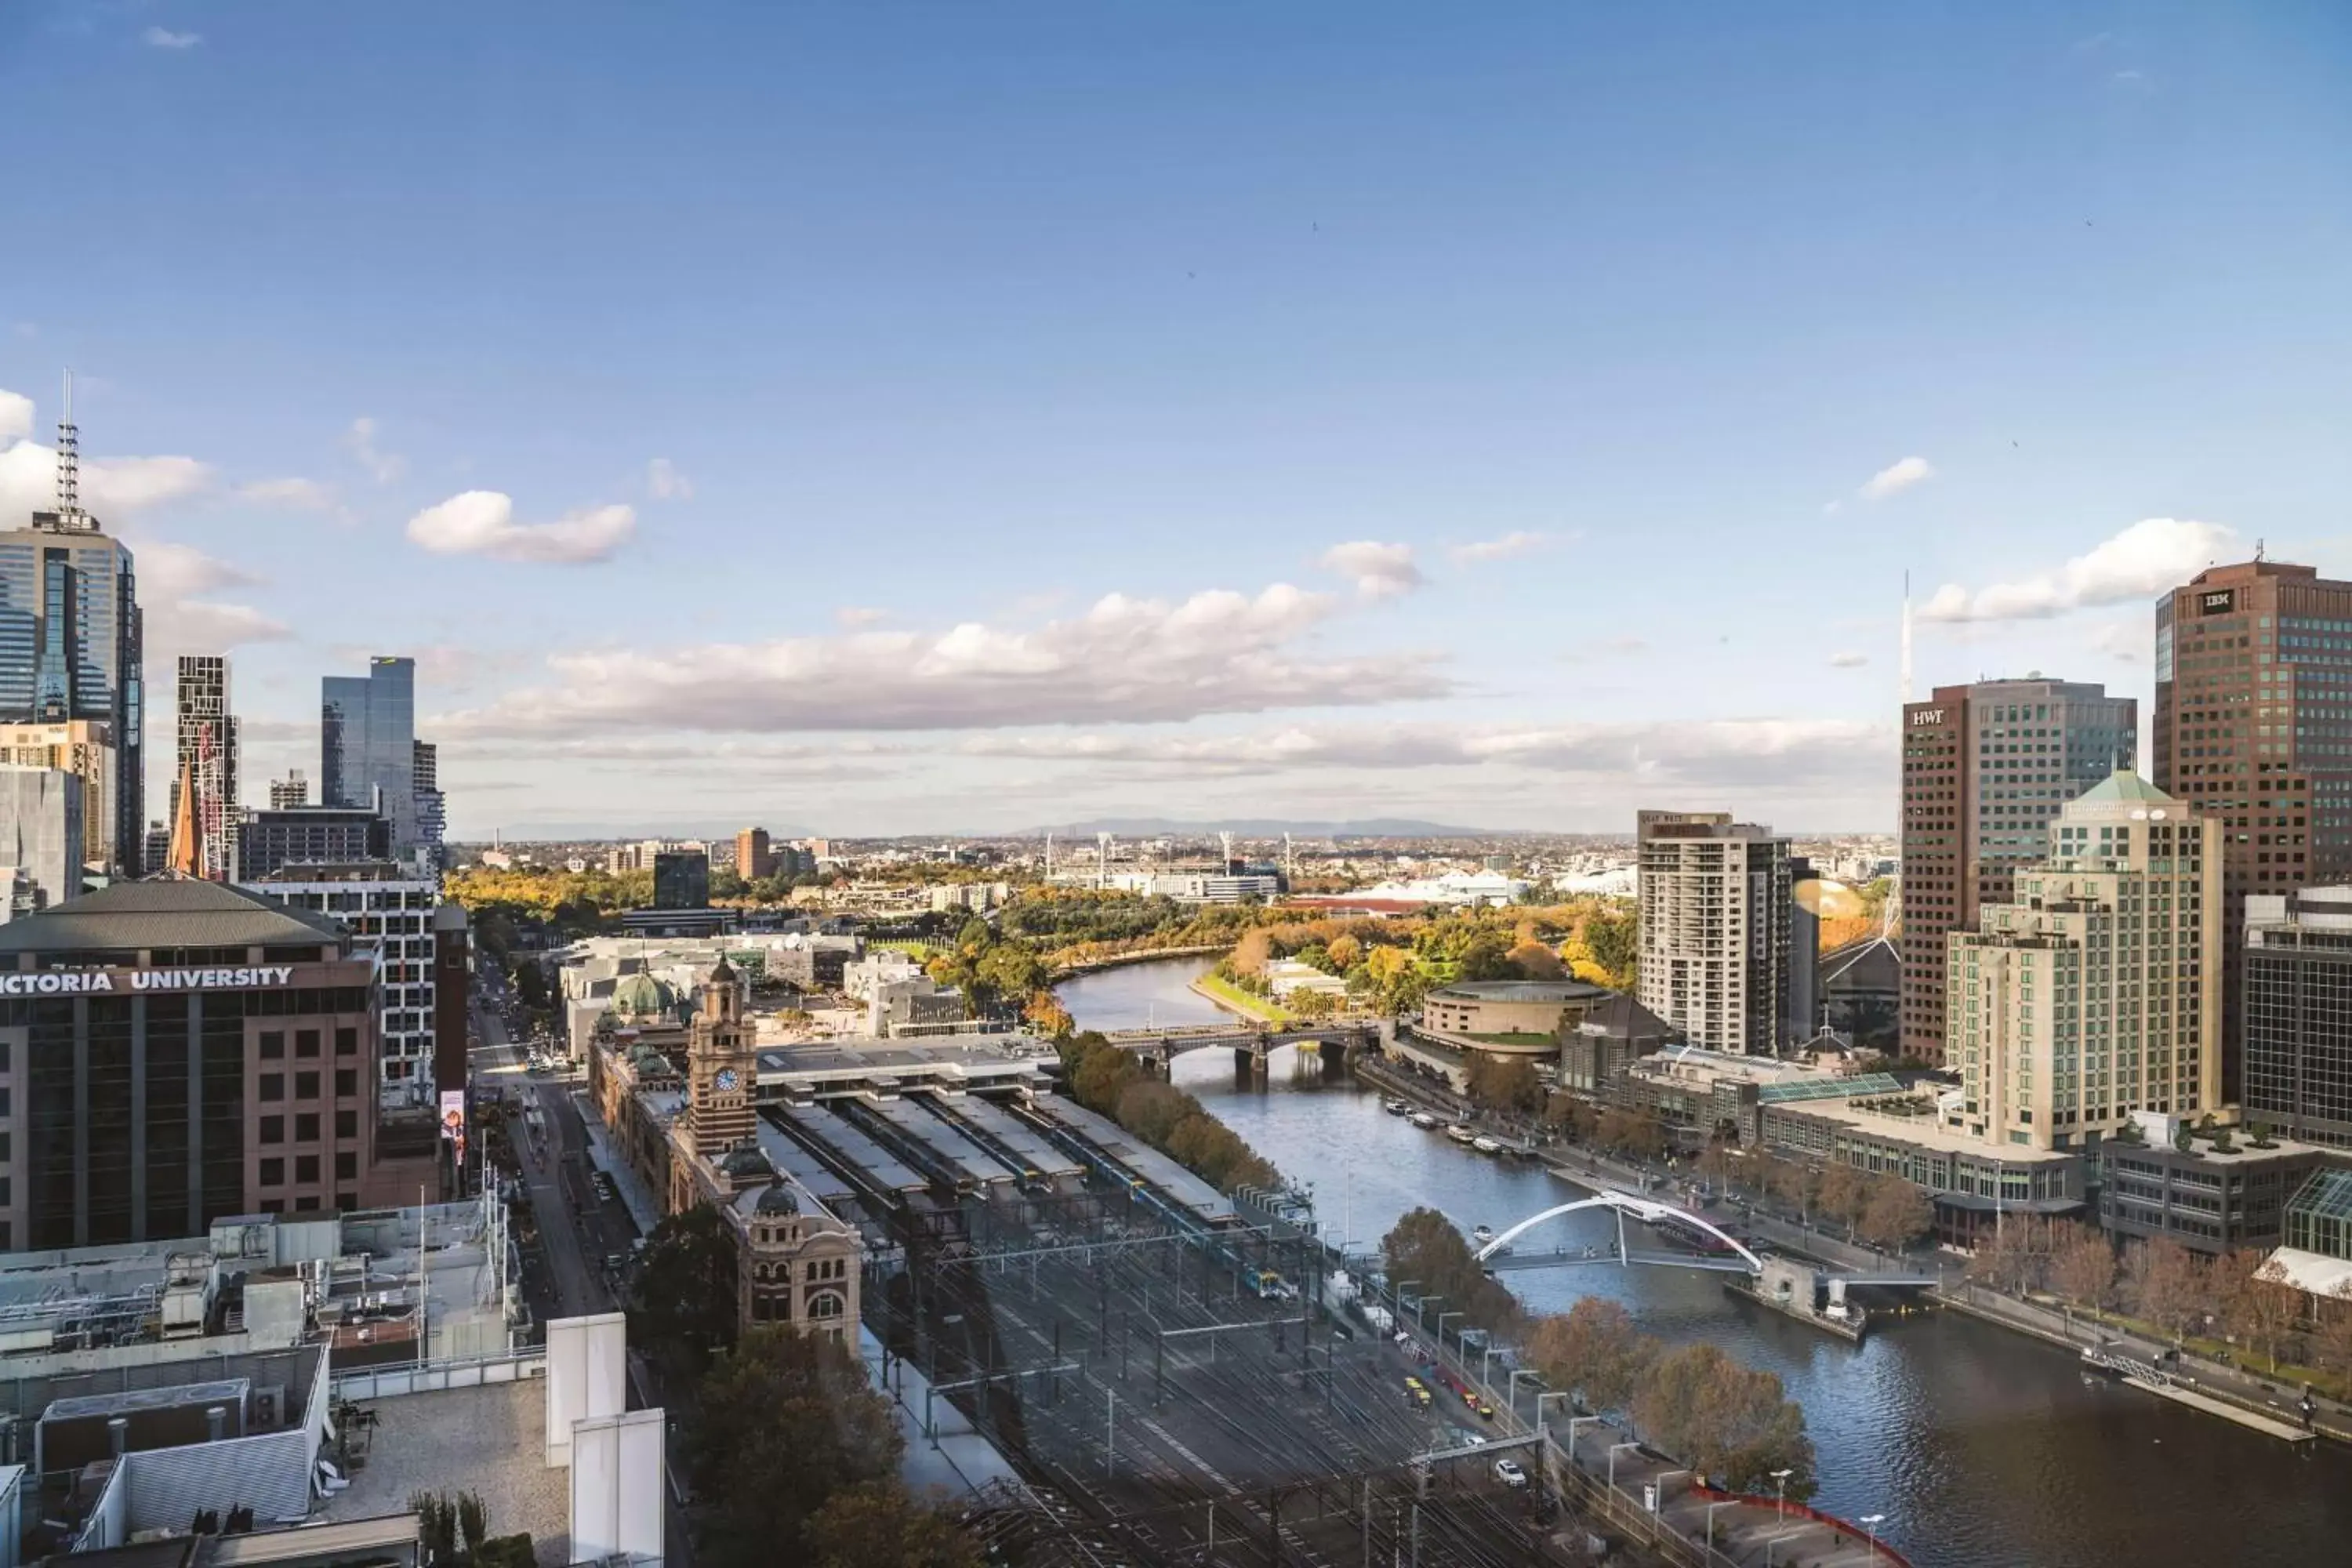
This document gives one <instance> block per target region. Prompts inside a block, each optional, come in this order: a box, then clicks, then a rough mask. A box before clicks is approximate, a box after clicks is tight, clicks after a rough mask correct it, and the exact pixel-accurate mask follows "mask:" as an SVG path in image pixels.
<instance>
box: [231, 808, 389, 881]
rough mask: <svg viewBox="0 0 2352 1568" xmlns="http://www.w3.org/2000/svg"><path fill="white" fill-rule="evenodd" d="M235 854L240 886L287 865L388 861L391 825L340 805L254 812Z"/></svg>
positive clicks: (371, 814)
mask: <svg viewBox="0 0 2352 1568" xmlns="http://www.w3.org/2000/svg"><path fill="white" fill-rule="evenodd" d="M236 850H237V853H236V879H237V880H238V881H240V882H257V881H259V880H261V879H262V878H264V877H267V876H268V875H269V874H270V873H271V872H272V871H275V870H277V869H278V868H279V867H280V866H286V865H293V864H304V865H314V866H341V865H349V864H352V863H354V862H357V861H362V860H389V859H391V858H393V855H392V824H390V823H388V822H386V821H385V820H384V819H383V817H381V816H377V815H376V814H375V813H374V812H372V811H362V810H360V809H358V808H356V807H349V806H341V805H289V806H287V807H285V808H283V809H282V810H277V811H257V812H253V813H251V814H250V815H249V816H247V818H246V820H245V823H244V825H243V826H241V827H240V828H239V829H238V830H237V844H236Z"/></svg>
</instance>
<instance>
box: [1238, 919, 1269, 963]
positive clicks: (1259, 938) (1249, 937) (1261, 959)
mask: <svg viewBox="0 0 2352 1568" xmlns="http://www.w3.org/2000/svg"><path fill="white" fill-rule="evenodd" d="M1273 958H1274V937H1273V935H1272V933H1270V932H1269V931H1266V929H1265V927H1264V926H1259V927H1257V928H1255V930H1252V931H1245V932H1244V933H1243V935H1242V939H1241V941H1239V942H1235V943H1234V973H1235V974H1244V975H1248V974H1263V973H1265V966H1266V964H1267V963H1270V962H1272V961H1273Z"/></svg>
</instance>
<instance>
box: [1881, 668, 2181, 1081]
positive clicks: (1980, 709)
mask: <svg viewBox="0 0 2352 1568" xmlns="http://www.w3.org/2000/svg"><path fill="white" fill-rule="evenodd" d="M2138 731H2139V704H2138V703H2137V702H2135V701H2134V700H2132V699H2130V698H2128V697H2110V696H2108V695H2107V692H2106V689H2105V687H2103V686H2099V685H2095V684H2092V683H2087V682H2082V681H2072V680H2045V679H2042V678H2041V677H2040V676H2028V677H2026V678H2025V679H2022V680H1980V681H1978V682H1977V683H1976V684H1975V685H1973V686H1939V687H1937V688H1936V690H1935V694H1934V695H1933V696H1931V697H1929V698H1928V699H1927V700H1926V701H1925V702H1910V703H1906V704H1905V705H1904V709H1903V938H1902V949H1903V995H1902V1000H1901V1013H1902V1036H1901V1038H1902V1047H1901V1048H1902V1052H1903V1054H1904V1055H1905V1056H1907V1057H1916V1058H1918V1059H1920V1060H1921V1061H1925V1062H1927V1063H1930V1064H1937V1065H1939V1064H1941V1063H1943V1062H1944V1061H1945V1060H1946V1057H1945V1052H1944V1022H1945V1008H1944V963H1945V953H1944V934H1945V933H1946V932H1947V931H1973V930H1974V929H1976V924H1977V912H1978V911H1979V910H1981V909H1983V908H1984V907H1985V906H1986V905H1987V904H1998V903H2001V902H2004V901H2006V900H2008V898H2009V896H2010V893H2011V878H2012V876H2013V875H2014V873H2015V872H2016V870H2017V868H2019V867H2020V866H2022V865H2026V864H2029V863H2031V862H2032V861H2034V860H2037V859H2039V858H2041V857H2042V853H2043V851H2044V849H2045V847H2047V845H2048V843H2049V834H2048V831H2047V830H2048V827H2049V825H2050V823H2051V821H2052V819H2053V818H2054V817H2055V816H2057V815H2058V811H2059V808H2060V807H2062V806H2063V805H2065V804H2066V803H2067V802H2068V801H2070V800H2073V799H2074V798H2075V797H2077V796H2078V795H2082V794H2083V793H2084V791H2085V790H2088V789H2090V788H2091V787H2092V786H2093V785H2095V784H2099V783H2100V782H2101V781H2102V780H2104V779H2105V778H2106V777H2107V776H2108V775H2109V774H2111V773H2114V772H2115V771H2116V769H2117V768H2128V767H2131V766H2133V765H2134V763H2135V762H2136V761H2137V756H2138V747H2139V732H2138Z"/></svg>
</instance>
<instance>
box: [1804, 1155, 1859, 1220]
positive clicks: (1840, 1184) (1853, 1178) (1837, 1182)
mask: <svg viewBox="0 0 2352 1568" xmlns="http://www.w3.org/2000/svg"><path fill="white" fill-rule="evenodd" d="M1814 1201H1815V1202H1817V1203H1818V1204H1820V1205H1821V1210H1822V1218H1824V1219H1828V1220H1833V1221H1835V1222H1836V1223H1838V1224H1840V1225H1843V1226H1845V1228H1846V1235H1847V1237H1849V1238H1851V1237H1853V1232H1854V1227H1855V1226H1858V1225H1860V1224H1861V1223H1862V1214H1863V1208H1864V1205H1866V1204H1868V1203H1869V1201H1870V1184H1869V1183H1868V1181H1867V1180H1866V1179H1865V1178H1864V1175H1863V1173H1861V1172H1860V1171H1858V1170H1856V1169H1855V1168H1854V1167H1853V1166H1852V1165H1849V1164H1846V1163H1844V1162H1843V1161H1837V1162H1833V1163H1831V1164H1830V1165H1828V1166H1826V1167H1824V1168H1823V1170H1822V1181H1821V1188H1820V1195H1819V1196H1818V1197H1817V1198H1816V1199H1815V1200H1814Z"/></svg>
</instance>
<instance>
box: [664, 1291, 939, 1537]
mask: <svg viewBox="0 0 2352 1568" xmlns="http://www.w3.org/2000/svg"><path fill="white" fill-rule="evenodd" d="M903 1447H905V1443H904V1440H903V1439H901V1438H900V1436H898V1425H897V1423H896V1422H894V1421H893V1420H892V1419H891V1415H890V1406H889V1405H888V1403H887V1401H885V1400H884V1399H883V1398H882V1396H881V1395H880V1394H876V1393H875V1392H874V1391H873V1389H872V1388H870V1387H868V1386H867V1384H866V1373H865V1369H864V1368H863V1367H861V1366H860V1365H859V1364H858V1362H857V1359H856V1356H854V1355H852V1354H851V1353H850V1352H848V1351H846V1350H845V1349H844V1348H842V1346H841V1344H840V1343H839V1342H837V1341H835V1340H834V1339H832V1338H831V1337H829V1336H821V1335H814V1334H804V1333H802V1332H800V1331H797V1330H794V1329H792V1328H789V1327H785V1326H782V1325H775V1326H771V1325H767V1324H761V1325H759V1326H757V1327H754V1328H753V1329H752V1330H751V1331H750V1332H749V1333H747V1334H745V1335H744V1336H743V1339H742V1342H740V1344H738V1345H737V1346H736V1347H735V1348H734V1349H733V1350H732V1351H730V1352H726V1353H725V1354H722V1355H721V1356H720V1357H719V1359H718V1361H717V1362H716V1363H713V1364H712V1366H711V1368H710V1371H709V1374H708V1375H707V1376H705V1377H704V1378H703V1379H702V1382H701V1384H700V1385H699V1388H698V1397H697V1400H696V1405H695V1409H694V1415H693V1417H692V1419H691V1420H690V1421H688V1424H687V1426H686V1430H685V1434H684V1439H683V1442H682V1443H681V1449H682V1452H683V1457H684V1458H685V1460H686V1467H687V1471H688V1474H689V1475H691V1476H692V1477H693V1478H694V1489H695V1494H696V1496H697V1497H698V1499H699V1500H700V1504H701V1508H702V1510H703V1511H702V1515H701V1519H700V1523H701V1530H700V1531H698V1538H697V1540H696V1542H695V1548H696V1550H695V1556H696V1558H697V1560H698V1562H700V1563H704V1564H707V1565H708V1568H768V1565H770V1564H772V1563H806V1562H810V1561H812V1560H814V1558H815V1557H816V1554H817V1549H818V1541H817V1539H816V1538H815V1534H814V1532H813V1531H812V1529H811V1527H812V1525H813V1524H814V1521H815V1520H816V1517H817V1515H818V1514H819V1513H820V1512H821V1511H822V1510H824V1507H825V1505H826V1503H827V1502H828V1501H829V1500H832V1499H833V1498H835V1497H837V1496H839V1495H841V1494H842V1493H844V1492H846V1491H849V1490H851V1489H856V1488H861V1487H882V1488H885V1489H887V1488H889V1487H891V1486H893V1485H895V1484H896V1481H897V1477H898V1456H899V1453H900V1451H901V1449H902V1448H903ZM861 1511H862V1510H861ZM839 1522H840V1520H839V1517H838V1516H836V1525H837V1524H838V1523H839Z"/></svg>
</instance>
